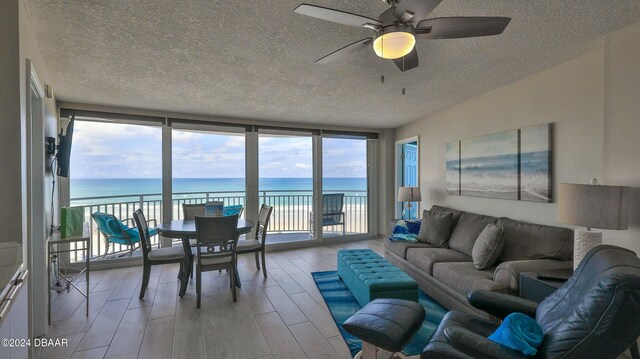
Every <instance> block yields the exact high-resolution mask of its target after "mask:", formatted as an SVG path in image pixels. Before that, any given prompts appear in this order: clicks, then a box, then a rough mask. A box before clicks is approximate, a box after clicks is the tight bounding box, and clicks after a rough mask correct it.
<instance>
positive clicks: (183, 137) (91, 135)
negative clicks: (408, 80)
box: [71, 121, 366, 178]
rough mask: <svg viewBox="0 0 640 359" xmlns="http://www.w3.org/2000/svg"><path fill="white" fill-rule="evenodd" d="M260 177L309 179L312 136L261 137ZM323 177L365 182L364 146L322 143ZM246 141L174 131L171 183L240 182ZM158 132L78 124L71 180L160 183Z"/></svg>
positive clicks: (337, 141) (362, 143)
mask: <svg viewBox="0 0 640 359" xmlns="http://www.w3.org/2000/svg"><path fill="white" fill-rule="evenodd" d="M259 146H260V155H259V156H260V157H259V165H260V176H261V177H264V178H267V177H297V178H305V177H306V178H309V177H311V176H312V170H313V169H312V160H311V153H312V149H311V137H282V136H264V135H261V136H260V142H259ZM323 158H324V159H323V175H324V176H325V177H341V178H364V177H366V141H363V140H351V139H333V138H325V139H324V140H323ZM244 163H245V153H244V136H243V135H233V134H215V133H201V132H190V131H179V130H174V131H173V177H174V178H242V177H244ZM161 176H162V145H161V130H160V129H159V128H154V127H147V126H135V125H122V124H110V123H100V122H83V121H77V122H76V124H75V131H74V137H73V147H72V154H71V178H160V177H161Z"/></svg>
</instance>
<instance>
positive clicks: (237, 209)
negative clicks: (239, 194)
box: [222, 204, 244, 217]
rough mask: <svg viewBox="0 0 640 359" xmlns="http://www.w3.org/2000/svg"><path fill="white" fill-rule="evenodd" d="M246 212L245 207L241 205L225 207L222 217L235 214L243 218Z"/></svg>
mask: <svg viewBox="0 0 640 359" xmlns="http://www.w3.org/2000/svg"><path fill="white" fill-rule="evenodd" d="M243 210H244V207H243V206H242V205H241V204H238V205H235V206H225V207H224V208H223V209H222V215H223V216H233V215H234V214H237V215H238V217H240V216H242V211H243Z"/></svg>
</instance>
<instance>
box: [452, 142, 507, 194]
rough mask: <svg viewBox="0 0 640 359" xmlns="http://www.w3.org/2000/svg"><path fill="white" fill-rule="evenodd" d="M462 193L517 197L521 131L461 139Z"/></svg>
mask: <svg viewBox="0 0 640 359" xmlns="http://www.w3.org/2000/svg"><path fill="white" fill-rule="evenodd" d="M460 190H461V191H460V193H461V194H462V195H464V196H475V197H489V198H502V199H514V200H517V199H518V130H512V131H504V132H499V133H494V134H490V135H486V136H481V137H475V138H470V139H466V140H462V141H461V142H460Z"/></svg>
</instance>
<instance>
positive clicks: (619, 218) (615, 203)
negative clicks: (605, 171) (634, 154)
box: [558, 183, 630, 230]
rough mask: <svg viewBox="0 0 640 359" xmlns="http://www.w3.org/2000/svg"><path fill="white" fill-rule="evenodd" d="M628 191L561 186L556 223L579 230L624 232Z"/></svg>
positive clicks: (612, 188)
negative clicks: (580, 228) (587, 228)
mask: <svg viewBox="0 0 640 359" xmlns="http://www.w3.org/2000/svg"><path fill="white" fill-rule="evenodd" d="M629 191H630V189H629V187H622V186H603V185H587V184H574V183H561V184H560V187H559V190H558V221H559V222H561V223H566V224H572V225H575V226H581V227H589V228H591V227H593V228H600V229H618V230H620V229H627V228H628V227H629V206H630V203H629V199H630V196H629Z"/></svg>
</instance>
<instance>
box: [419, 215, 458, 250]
mask: <svg viewBox="0 0 640 359" xmlns="http://www.w3.org/2000/svg"><path fill="white" fill-rule="evenodd" d="M452 225H453V213H438V212H431V211H424V212H423V213H422V224H421V225H420V233H418V241H420V242H424V243H429V244H431V245H434V246H436V247H440V248H446V247H447V242H449V235H451V226H452Z"/></svg>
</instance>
